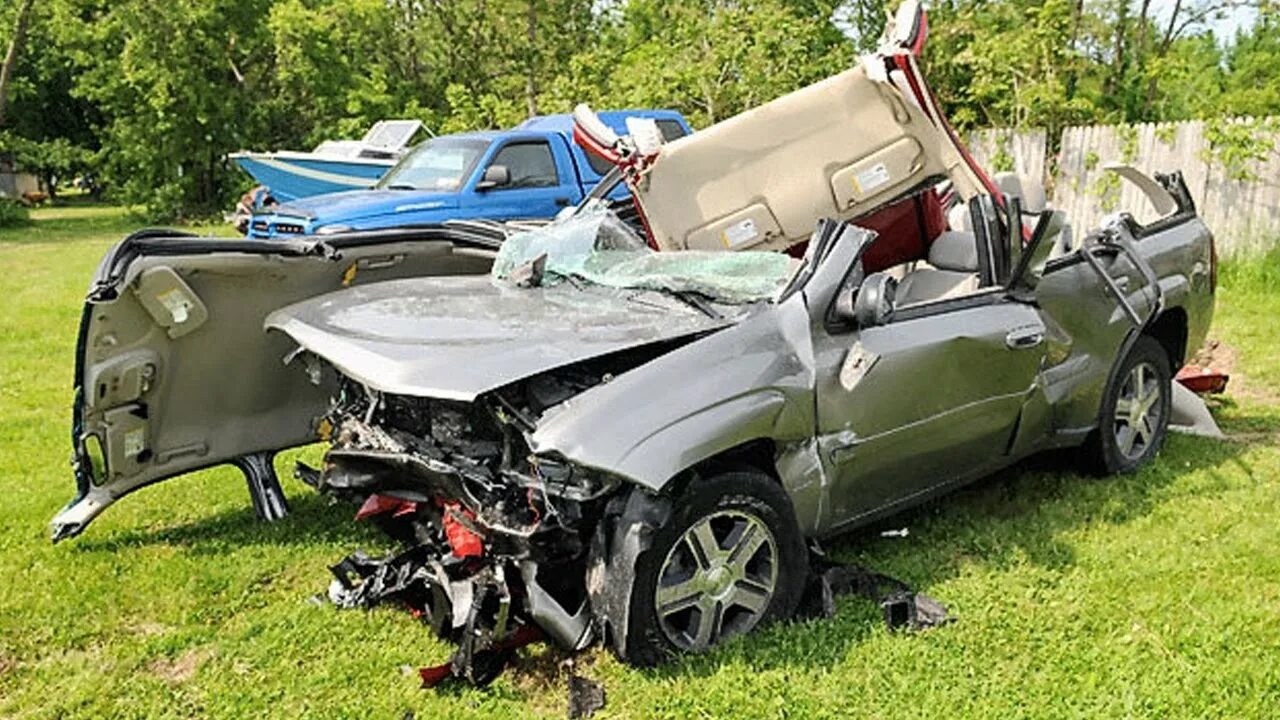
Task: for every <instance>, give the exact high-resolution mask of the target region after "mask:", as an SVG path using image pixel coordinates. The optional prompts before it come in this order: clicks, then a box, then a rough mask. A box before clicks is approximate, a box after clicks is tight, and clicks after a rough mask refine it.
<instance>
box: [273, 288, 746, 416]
mask: <svg viewBox="0 0 1280 720" xmlns="http://www.w3.org/2000/svg"><path fill="white" fill-rule="evenodd" d="M729 322H731V320H730V319H729V318H728V317H724V316H720V317H717V318H712V317H709V316H707V315H706V314H704V313H701V312H699V311H698V310H696V309H694V308H692V307H689V306H688V305H685V304H683V303H681V302H679V301H677V300H674V299H672V298H670V297H667V296H665V295H662V294H660V293H652V292H644V291H637V290H611V289H608V288H601V287H597V286H585V287H577V286H574V285H572V284H569V283H562V284H560V285H557V286H554V287H540V288H510V287H500V286H498V285H495V284H494V283H493V282H492V281H491V280H490V279H489V277H488V276H487V275H486V276H470V277H449V278H422V277H419V278H407V279H401V280H393V281H388V282H380V283H376V284H372V285H367V286H363V287H359V288H351V289H350V290H339V291H335V292H332V293H328V294H326V295H321V296H319V297H316V298H312V299H308V300H304V301H303V302H300V303H297V304H295V305H290V306H288V307H285V308H282V309H280V310H277V311H275V312H274V313H272V314H271V315H269V316H268V317H267V318H266V323H265V326H266V327H267V328H269V329H272V330H278V331H280V332H282V333H284V334H286V335H288V336H290V337H292V338H293V340H294V341H295V342H297V343H298V344H299V345H300V346H302V347H304V348H306V349H307V350H309V351H311V352H313V353H315V354H317V355H319V356H321V357H323V358H325V359H326V360H327V361H329V362H330V363H332V364H333V365H334V366H335V367H337V368H338V369H339V370H341V371H342V372H343V373H344V374H346V375H347V376H349V377H351V378H352V379H354V380H357V381H358V382H360V383H362V384H364V385H366V386H368V387H369V388H372V389H374V390H377V391H379V392H387V393H394V394H400V395H422V396H429V397H438V398H445V399H451V400H461V401H464V402H470V401H472V400H474V399H475V398H476V397H477V396H478V395H480V394H481V393H484V392H486V391H489V390H492V389H494V388H497V387H501V386H503V385H506V384H508V383H511V382H514V381H516V380H520V379H523V378H526V377H529V376H531V375H535V374H537V373H540V372H543V371H546V370H550V369H553V368H557V367H562V366H564V365H569V364H572V363H575V362H580V361H582V360H587V359H590V358H594V357H599V356H601V355H607V354H609V353H613V352H618V351H620V350H625V349H628V348H634V347H639V346H642V345H647V344H650V343H655V342H660V341H664V340H673V339H676V338H680V337H683V336H686V335H692V334H695V333H702V332H708V331H711V330H714V329H717V328H720V327H723V326H725V325H727V324H729Z"/></svg>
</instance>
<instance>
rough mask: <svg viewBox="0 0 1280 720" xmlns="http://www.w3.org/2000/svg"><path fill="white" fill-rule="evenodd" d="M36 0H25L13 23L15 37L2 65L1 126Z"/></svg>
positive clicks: (0, 73)
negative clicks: (10, 84) (14, 72)
mask: <svg viewBox="0 0 1280 720" xmlns="http://www.w3.org/2000/svg"><path fill="white" fill-rule="evenodd" d="M35 4H36V3H35V0H23V3H22V7H20V8H18V19H17V20H15V21H14V23H13V39H11V40H10V41H9V51H8V52H7V53H5V56H4V66H3V67H0V127H4V120H5V111H6V110H7V109H8V105H9V83H10V82H11V81H12V79H13V70H14V68H15V67H16V66H17V65H18V53H20V52H22V44H23V42H25V41H26V39H27V24H28V23H29V22H30V21H31V8H32V6H34V5H35Z"/></svg>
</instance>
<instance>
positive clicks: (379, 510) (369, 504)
mask: <svg viewBox="0 0 1280 720" xmlns="http://www.w3.org/2000/svg"><path fill="white" fill-rule="evenodd" d="M417 511H418V503H416V502H413V501H412V500H401V499H400V498H394V497H388V496H386V495H377V494H374V495H370V496H369V497H368V499H366V500H365V501H364V504H363V505H361V506H360V509H359V510H357V511H356V519H357V520H363V519H365V518H367V517H371V516H373V515H382V514H384V513H391V517H400V516H401V515H409V514H412V513H415V512H417Z"/></svg>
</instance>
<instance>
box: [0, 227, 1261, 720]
mask: <svg viewBox="0 0 1280 720" xmlns="http://www.w3.org/2000/svg"><path fill="white" fill-rule="evenodd" d="M131 229H133V223H132V222H131V221H130V220H129V219H128V218H127V217H125V216H124V215H123V214H122V213H121V212H120V211H118V210H115V209H112V208H97V207H92V206H89V207H75V208H66V209H53V210H40V211H36V212H35V213H34V215H33V223H32V225H31V226H29V227H27V228H23V229H20V230H14V229H3V228H0V271H2V272H0V297H3V298H4V299H5V301H6V307H5V309H4V311H3V312H2V313H0V517H3V525H2V526H0V716H5V717H94V718H96V717H192V716H213V717H246V716H254V717H257V716H278V717H289V718H295V717H377V718H400V717H402V716H404V715H405V713H406V711H408V710H411V711H412V712H413V713H414V714H415V716H416V717H418V718H437V717H473V716H499V717H516V716H527V715H530V714H534V715H546V716H551V717H557V716H560V717H562V716H563V715H564V712H565V702H566V692H565V677H566V671H565V669H564V668H563V667H562V666H561V664H560V663H561V661H562V660H563V659H564V658H563V657H562V656H560V655H559V654H557V653H555V652H553V651H551V650H549V649H547V648H545V647H535V648H532V649H530V650H528V651H526V654H525V655H523V656H522V658H521V660H520V663H519V665H518V666H517V667H516V668H514V669H513V670H512V671H509V672H508V673H507V674H506V675H505V676H503V677H502V678H501V679H499V680H498V682H497V683H496V684H495V685H494V686H493V687H491V688H489V689H487V690H474V689H467V688H450V689H444V690H440V691H423V690H420V689H419V688H418V685H417V680H416V676H415V675H413V674H410V673H409V672H408V671H407V670H406V669H407V668H411V667H416V666H419V665H424V664H435V663H437V662H441V661H443V660H444V659H445V658H446V657H447V656H448V654H449V648H448V647H447V646H445V645H444V644H442V643H439V642H437V641H435V640H434V639H433V638H432V637H431V635H430V633H429V631H427V630H426V629H424V628H423V627H422V626H420V625H419V624H418V623H417V622H416V621H415V620H413V619H412V618H411V617H410V616H409V615H408V614H407V613H404V612H400V611H396V610H391V609H388V610H378V611H374V612H360V611H345V612H342V611H337V610H334V609H333V608H331V607H326V606H320V605H317V604H313V603H311V602H308V598H310V597H311V596H312V595H314V594H316V593H320V592H323V590H324V587H325V585H326V584H327V578H328V573H327V570H326V566H327V565H328V564H330V563H332V562H334V561H336V560H337V559H338V558H340V557H341V556H342V555H344V554H346V553H347V552H349V551H350V550H353V549H355V548H357V547H366V548H369V547H372V548H375V549H376V548H378V547H379V546H380V545H381V544H382V543H383V541H382V539H381V538H380V537H379V536H378V535H377V534H376V533H374V532H373V531H371V530H370V529H369V528H365V527H362V526H358V525H357V524H356V523H353V522H351V521H350V519H349V518H350V515H351V509H350V508H349V507H346V506H336V505H331V504H329V503H328V502H326V501H325V500H323V499H321V498H319V497H317V496H316V495H314V494H313V493H312V492H311V491H310V490H309V489H308V488H306V487H304V486H302V485H301V484H300V483H298V482H296V481H293V480H285V481H284V482H285V490H286V492H287V493H288V494H289V497H290V501H291V504H292V507H293V514H292V515H291V516H290V517H289V518H287V519H286V520H284V521H283V522H280V523H276V524H273V525H265V524H260V523H258V522H257V521H256V520H255V519H254V516H253V512H252V510H251V509H250V506H249V501H248V497H247V495H246V493H245V489H244V484H243V481H242V480H241V478H240V476H239V474H238V473H236V472H234V471H231V470H227V469H219V470H214V471H208V472H202V473H199V474H197V475H193V476H189V477H186V478H182V479H178V480H174V481H171V482H169V483H165V484H162V485H159V486H155V487H152V488H149V489H146V490H143V491H141V492H139V493H137V494H136V495H134V496H132V497H130V498H128V499H126V500H124V501H122V502H120V503H119V504H117V505H116V506H114V507H113V508H111V509H110V510H109V511H108V512H106V513H105V514H104V515H103V516H102V517H101V518H99V519H98V520H97V521H95V522H94V524H93V525H92V526H91V527H90V528H89V530H88V531H87V532H86V533H85V535H83V536H82V537H80V538H78V539H76V540H73V541H69V542H67V543H63V544H61V545H58V546H56V547H55V546H52V545H50V544H49V542H48V539H47V533H48V527H47V523H48V520H49V519H50V517H52V516H53V514H54V513H55V512H56V511H57V510H58V509H59V508H60V507H61V506H62V504H63V503H65V502H66V501H67V500H68V499H69V498H70V497H71V495H72V492H73V483H72V479H71V474H70V471H69V469H68V462H67V461H68V455H69V447H68V437H67V434H68V420H69V413H70V410H69V404H70V400H71V388H70V383H71V375H72V360H73V358H72V354H73V348H74V340H75V330H76V322H77V320H78V317H79V313H80V303H81V300H82V297H83V292H84V290H85V288H86V287H87V284H88V281H89V278H90V276H91V274H92V272H93V270H94V268H95V267H96V265H97V263H98V260H99V259H100V257H101V256H102V254H103V252H104V251H105V250H106V249H107V247H108V245H109V244H110V243H111V242H113V241H115V240H117V239H119V238H120V237H121V236H123V235H124V234H125V233H127V232H128V231H129V230H131ZM218 231H219V232H225V230H223V229H218ZM1222 283H1223V287H1222V288H1221V291H1220V295H1219V306H1218V315H1217V319H1216V321H1215V323H1216V324H1215V328H1214V331H1213V335H1214V337H1216V338H1219V339H1221V340H1222V341H1224V342H1225V343H1227V344H1229V345H1230V346H1231V347H1233V348H1234V350H1235V351H1236V354H1237V358H1236V367H1235V370H1234V377H1233V379H1232V387H1231V391H1230V394H1229V396H1228V397H1227V398H1226V399H1224V400H1223V401H1221V402H1220V403H1217V405H1218V407H1217V408H1216V412H1217V415H1218V417H1219V421H1220V422H1221V423H1222V425H1223V428H1224V429H1225V430H1226V431H1227V432H1228V434H1230V435H1231V437H1232V439H1231V440H1230V441H1228V442H1217V441H1211V440H1205V439H1200V438H1191V437H1183V436H1175V437H1172V438H1171V439H1170V441H1169V443H1168V445H1167V446H1166V447H1165V450H1164V452H1163V453H1162V454H1161V456H1160V457H1159V459H1158V460H1157V461H1156V462H1155V463H1153V464H1151V465H1150V466H1148V467H1147V468H1145V469H1144V470H1143V471H1142V472H1140V473H1138V474H1136V475H1133V476H1128V477H1119V478H1107V479H1094V478H1088V477H1084V476H1081V475H1077V474H1075V473H1074V472H1072V471H1071V469H1070V467H1071V466H1070V461H1071V457H1070V454H1069V453H1068V454H1064V455H1061V456H1053V457H1047V458H1042V459H1037V460H1035V461H1033V462H1031V463H1028V464H1026V465H1024V466H1023V467H1020V468H1017V469H1015V470H1012V471H1008V472H1005V473H1002V474H1001V475H999V476H997V477H995V478H993V479H991V480H989V481H986V482H983V483H981V484H979V485H977V486H975V487H972V488H970V489H968V490H965V491H963V492H960V493H958V494H956V495H953V496H951V497H949V498H946V499H944V500H942V501H940V502H937V503H934V504H932V505H930V506H927V507H925V508H922V509H920V510H917V511H914V512H911V513H908V514H907V515H904V516H901V517H899V518H897V519H895V520H894V521H892V523H891V525H892V526H893V527H902V526H909V527H910V530H911V532H910V535H909V536H908V537H907V538H904V539H898V538H893V539H889V538H881V537H879V535H878V533H876V532H875V531H866V532H863V533H860V534H855V535H852V536H850V537H847V538H845V539H844V540H842V541H841V542H839V543H838V544H837V545H836V546H835V547H834V551H835V554H836V555H837V556H838V557H840V558H843V559H852V560H858V561H860V562H863V563H866V564H869V565H871V566H872V567H875V568H877V569H880V570H882V571H884V572H887V573H889V574H892V575H895V576H898V577H901V578H903V579H905V580H907V581H909V582H911V583H913V584H915V585H917V586H918V587H920V588H921V589H923V590H925V591H926V592H928V593H929V594H931V595H933V596H934V597H936V598H939V599H941V600H942V601H943V602H945V603H947V604H948V605H949V606H950V608H951V609H952V610H953V611H954V613H955V614H956V615H957V616H958V618H959V620H958V622H956V623H955V624H952V625H949V626H946V627H943V628H939V629H935V630H932V631H929V632H925V633H921V634H891V633H889V632H887V631H886V630H885V629H884V628H883V626H882V624H881V623H880V621H879V619H878V610H877V609H876V608H875V607H873V606H872V605H871V604H870V603H867V602H864V601H861V600H858V599H854V598H847V599H843V600H841V601H840V602H839V610H838V613H837V615H836V617H835V618H834V619H832V620H828V621H813V622H807V623H802V624H793V625H787V626H779V627H774V628H770V629H769V630H767V631H765V632H763V633H760V634H757V635H754V636H751V637H747V638H743V639H740V640H738V641H736V642H733V643H731V644H730V645H729V646H728V647H726V648H723V649H721V650H719V651H716V652H714V653H711V654H709V655H706V656H702V657H697V658H691V659H687V660H684V661H681V662H679V663H676V664H673V665H671V666H669V667H665V668H662V669H659V670H651V671H638V670H633V669H630V668H628V667H626V666H624V665H621V664H619V663H618V662H617V661H616V660H615V659H614V658H613V657H612V656H611V655H610V654H608V653H607V652H604V651H601V650H593V651H591V652H589V653H586V654H585V655H583V656H581V657H580V658H578V660H577V661H576V662H577V664H578V666H579V671H580V672H583V673H585V674H587V675H588V676H590V677H593V678H595V679H598V680H600V681H602V682H603V683H604V684H605V687H606V689H607V692H608V705H607V707H606V709H605V710H604V711H603V712H602V713H600V714H599V715H598V717H671V718H685V717H791V718H805V719H807V718H821V717H886V718H887V717H904V718H908V717H909V718H921V717H938V718H952V717H958V716H975V717H1000V718H1008V717H1053V718H1059V717H1072V716H1093V717H1108V718H1110V717H1123V716H1150V717H1196V718H1200V717H1259V718H1261V717H1275V716H1276V714H1277V711H1278V710H1280V552H1278V548H1280V523H1278V522H1277V520H1278V519H1280V479H1278V478H1277V475H1278V474H1280V342H1277V341H1278V340H1280V322H1278V321H1277V318H1280V255H1272V256H1271V258H1270V261H1269V264H1263V263H1256V262H1255V263H1254V264H1252V265H1247V266H1245V265H1241V266H1235V267H1231V268H1227V270H1226V272H1224V273H1223V280H1222ZM289 461H290V458H289V457H282V458H281V460H280V462H281V464H282V467H284V465H283V464H284V463H286V462H289ZM282 475H287V473H282Z"/></svg>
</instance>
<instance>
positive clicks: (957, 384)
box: [816, 298, 1043, 522]
mask: <svg viewBox="0 0 1280 720" xmlns="http://www.w3.org/2000/svg"><path fill="white" fill-rule="evenodd" d="M953 305H956V303H939V307H937V308H935V309H934V311H933V313H932V314H929V315H926V316H924V317H917V318H910V319H905V320H901V321H897V322H891V323H889V324H887V325H883V326H880V327H875V328H868V329H864V330H863V331H861V332H859V333H856V334H853V333H851V334H845V335H835V336H828V337H825V338H823V339H821V340H819V341H818V344H819V347H820V349H819V350H818V351H817V356H818V366H819V367H818V385H817V388H816V396H817V405H818V413H817V414H818V430H819V432H820V433H823V434H832V433H839V432H846V433H848V437H847V441H846V442H845V443H842V444H841V446H839V447H833V448H832V449H831V452H832V455H833V457H832V462H833V464H834V465H835V473H836V475H835V480H834V485H833V490H832V496H833V507H832V512H833V514H834V515H835V516H836V517H838V518H840V519H841V521H842V522H848V521H849V520H851V519H853V518H856V517H857V516H858V515H860V514H862V513H865V512H870V511H874V510H876V509H878V508H879V507H881V506H883V505H885V504H887V503H889V502H892V501H893V500H895V499H897V498H899V497H901V496H903V495H911V494H914V493H916V492H920V491H924V490H928V489H929V488H931V487H933V486H935V485H940V484H945V483H946V482H948V481H949V480H952V479H955V478H957V477H964V476H966V475H968V474H969V473H971V472H972V471H974V470H977V469H978V468H980V467H982V466H983V465H984V464H985V463H986V461H987V460H988V459H989V458H991V457H992V456H993V455H1003V454H1005V452H1006V451H1007V450H1008V447H1009V441H1010V435H1011V433H1012V430H1013V428H1014V426H1015V425H1016V422H1017V418H1018V409H1019V408H1020V407H1021V405H1022V403H1023V400H1024V398H1025V397H1026V395H1027V393H1028V391H1029V390H1030V389H1031V387H1032V386H1033V384H1034V383H1035V381H1036V374H1037V372H1038V371H1039V369H1040V364H1041V359H1042V357H1043V348H1042V347H1032V348H1026V349H1014V348H1010V347H1009V345H1008V344H1007V342H1006V339H1007V337H1008V335H1009V334H1010V333H1011V332H1013V331H1014V329H1019V330H1030V331H1036V330H1037V329H1042V328H1043V324H1042V322H1041V320H1040V318H1039V314H1038V313H1037V312H1036V311H1035V309H1033V308H1031V307H1029V306H1027V305H1024V304H1021V303H1017V302H1013V301H1006V300H1002V299H997V298H993V302H990V303H983V304H979V305H976V306H971V307H956V308H953V307H949V306H953ZM851 363H860V364H862V365H864V366H865V367H862V368H857V369H856V370H855V369H854V368H852V367H851ZM975 368H983V371H982V372H974V369H975ZM922 378H928V379H929V381H928V383H929V384H928V387H929V389H928V390H925V389H924V388H923V387H922V386H921V379H922Z"/></svg>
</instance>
